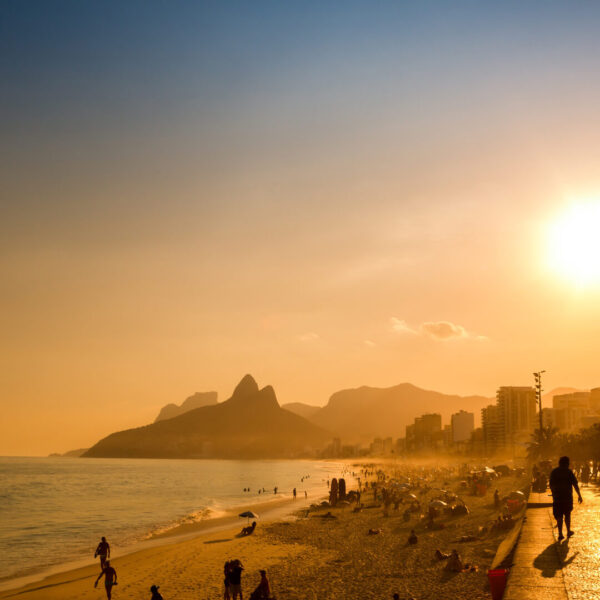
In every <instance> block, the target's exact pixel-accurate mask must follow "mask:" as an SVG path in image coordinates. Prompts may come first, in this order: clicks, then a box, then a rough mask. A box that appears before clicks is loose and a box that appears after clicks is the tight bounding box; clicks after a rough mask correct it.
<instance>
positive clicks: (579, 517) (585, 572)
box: [504, 486, 600, 600]
mask: <svg viewBox="0 0 600 600" xmlns="http://www.w3.org/2000/svg"><path fill="white" fill-rule="evenodd" d="M582 495H583V498H584V502H583V504H582V505H577V500H575V508H574V510H573V515H572V527H573V530H574V531H575V535H574V536H573V537H572V538H570V539H569V540H566V539H565V540H564V541H562V542H561V543H560V544H559V543H558V541H557V536H558V532H557V530H556V528H555V521H554V518H553V516H552V507H551V506H548V504H549V502H551V500H552V498H550V497H548V496H547V494H531V496H530V507H529V508H528V509H527V513H526V519H525V522H524V524H523V529H522V531H521V537H520V539H519V542H518V544H517V548H516V550H515V556H514V560H513V567H512V568H511V570H510V575H509V578H508V585H507V587H506V591H505V593H504V600H533V599H535V600H600V490H598V488H596V487H595V486H594V487H588V488H582ZM565 534H566V529H565Z"/></svg>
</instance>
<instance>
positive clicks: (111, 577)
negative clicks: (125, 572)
mask: <svg viewBox="0 0 600 600" xmlns="http://www.w3.org/2000/svg"><path fill="white" fill-rule="evenodd" d="M103 575H104V589H105V590H106V598H107V600H110V599H111V595H112V588H113V586H114V585H117V572H116V571H115V570H114V569H113V567H111V566H110V561H109V560H107V561H106V562H105V563H104V569H102V573H100V575H98V579H96V581H95V583H94V587H98V582H99V581H100V578H101V577H102V576H103Z"/></svg>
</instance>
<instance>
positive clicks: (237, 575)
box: [223, 558, 271, 600]
mask: <svg viewBox="0 0 600 600" xmlns="http://www.w3.org/2000/svg"><path fill="white" fill-rule="evenodd" d="M243 570H244V566H243V565H242V561H241V560H239V559H238V558H236V559H234V560H228V561H227V562H226V563H225V565H224V567H223V574H224V577H225V579H224V582H223V585H224V593H223V600H237V598H238V597H239V599H240V600H244V596H243V592H242V572H243ZM259 573H260V582H259V584H258V586H256V588H255V589H254V591H253V592H252V593H251V594H250V600H269V599H270V598H271V585H270V584H269V580H268V579H267V572H266V571H265V570H264V569H261V570H260V571H259Z"/></svg>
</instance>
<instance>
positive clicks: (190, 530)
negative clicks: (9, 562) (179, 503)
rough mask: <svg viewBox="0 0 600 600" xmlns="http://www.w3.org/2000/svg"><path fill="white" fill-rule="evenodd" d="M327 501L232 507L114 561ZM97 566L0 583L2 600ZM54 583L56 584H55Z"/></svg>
mask: <svg viewBox="0 0 600 600" xmlns="http://www.w3.org/2000/svg"><path fill="white" fill-rule="evenodd" d="M324 498H325V496H324V495H323V494H322V493H320V492H318V493H315V494H312V495H311V494H309V495H308V497H307V498H304V497H298V498H297V499H296V500H294V498H292V497H287V496H286V497H279V498H272V499H269V500H265V501H263V502H251V503H248V504H240V505H238V506H233V507H230V508H228V509H226V511H225V513H226V514H220V515H219V516H215V517H212V518H211V517H209V518H207V519H202V520H200V521H196V522H193V523H183V524H179V525H175V526H174V527H172V528H169V529H167V530H165V531H159V532H157V533H152V532H150V533H149V537H147V538H144V539H142V540H139V541H137V542H135V543H133V544H131V545H130V546H126V547H123V548H117V549H116V551H115V552H113V553H111V554H112V555H111V561H112V560H114V561H118V560H119V559H121V558H126V557H131V556H133V555H136V554H140V553H144V552H148V551H150V550H152V549H156V548H164V547H168V546H174V545H177V544H181V543H184V542H186V541H190V540H194V539H197V538H203V537H205V536H209V535H212V534H214V533H222V532H232V531H240V530H241V529H242V527H245V526H246V524H247V523H246V521H245V520H243V519H242V518H240V517H239V516H238V511H239V512H244V511H246V510H251V511H252V512H255V513H257V514H258V517H259V520H258V523H259V526H266V525H267V524H270V523H273V522H275V521H278V520H281V519H284V518H286V517H288V518H289V517H291V516H292V514H293V513H294V512H296V511H297V510H301V509H305V508H308V507H309V506H310V505H311V504H314V503H315V502H317V501H320V500H321V499H324ZM97 565H98V559H88V558H80V559H74V560H70V561H67V562H65V563H63V564H61V565H55V566H53V567H48V568H46V569H43V570H41V571H38V572H35V573H31V574H28V575H20V576H17V577H14V578H9V579H6V580H4V581H0V598H5V597H10V596H12V595H17V594H21V593H25V592H27V591H30V589H31V588H34V589H35V586H36V584H40V583H45V582H46V581H47V580H48V582H49V583H48V585H51V586H52V585H60V581H59V580H62V579H65V580H66V579H72V578H74V579H75V580H76V579H77V578H76V575H77V574H78V573H80V572H81V573H83V572H85V573H87V571H88V570H90V569H94V572H95V573H97V572H98V567H97ZM86 578H87V575H86ZM54 580H57V581H56V582H55V581H54ZM42 587H45V586H42ZM11 592H12V593H11Z"/></svg>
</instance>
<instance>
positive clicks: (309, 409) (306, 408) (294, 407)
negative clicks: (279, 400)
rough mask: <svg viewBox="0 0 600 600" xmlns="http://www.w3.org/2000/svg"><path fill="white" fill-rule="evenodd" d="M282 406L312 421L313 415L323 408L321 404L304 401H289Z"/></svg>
mask: <svg viewBox="0 0 600 600" xmlns="http://www.w3.org/2000/svg"><path fill="white" fill-rule="evenodd" d="M281 408H284V409H285V410H289V411H290V412H293V413H294V414H295V415H300V416H301V417H304V418H305V419H308V420H309V421H310V419H311V417H313V416H314V415H315V414H317V412H319V411H320V410H321V408H322V407H321V406H312V405H311V404H304V402H288V403H287V404H282V405H281Z"/></svg>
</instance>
